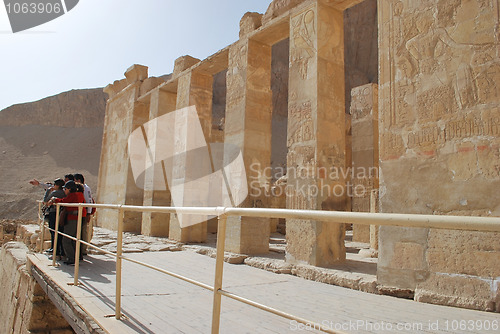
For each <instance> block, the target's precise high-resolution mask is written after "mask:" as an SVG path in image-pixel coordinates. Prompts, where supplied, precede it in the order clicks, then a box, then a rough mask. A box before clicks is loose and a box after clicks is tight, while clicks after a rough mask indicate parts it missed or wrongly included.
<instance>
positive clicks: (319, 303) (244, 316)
mask: <svg viewBox="0 0 500 334" xmlns="http://www.w3.org/2000/svg"><path fill="white" fill-rule="evenodd" d="M126 256H127V257H130V258H134V259H136V260H140V261H143V262H146V263H149V264H152V265H154V266H157V267H160V268H163V269H166V270H171V271H174V272H176V273H178V274H181V275H184V276H186V277H189V278H192V279H195V280H198V281H200V282H203V283H206V284H209V285H213V281H214V268H215V260H214V259H212V258H209V257H206V256H203V255H200V254H196V253H193V252H188V251H181V252H144V253H131V254H126ZM29 258H30V261H31V262H32V264H33V265H34V266H36V267H37V270H39V271H41V272H43V273H44V274H45V275H47V277H48V278H49V279H50V280H52V281H53V282H54V283H56V284H57V285H58V286H59V287H60V288H62V289H63V290H64V291H65V292H66V293H67V294H68V295H69V296H70V298H72V299H73V300H74V301H75V302H76V303H77V304H78V305H79V306H80V307H81V308H82V309H83V310H84V311H85V313H87V314H88V315H89V316H91V317H92V318H93V319H94V320H95V322H96V323H97V324H98V325H99V326H100V327H101V328H102V329H104V330H105V331H106V332H108V333H210V329H211V317H212V292H211V291H209V290H205V289H203V288H200V287H197V286H195V285H191V284H189V283H186V282H183V281H181V280H178V279H176V278H173V277H170V276H168V275H164V274H161V273H159V272H156V271H153V270H151V269H148V268H145V267H141V266H139V265H137V264H134V263H130V262H128V261H123V270H124V271H123V279H122V288H123V290H122V312H123V314H124V315H125V318H124V320H122V321H118V320H116V319H115V318H114V303H115V261H114V259H113V258H110V257H108V256H104V255H92V256H88V257H86V260H85V261H83V262H82V263H81V265H80V282H81V283H82V285H80V286H72V285H68V283H71V282H73V271H74V267H70V266H65V265H61V266H59V267H51V266H49V264H51V261H49V260H48V258H47V257H46V256H45V255H41V254H32V255H30V256H29ZM223 288H224V289H225V290H228V291H230V292H233V293H236V294H238V295H240V296H242V297H245V298H249V299H251V300H254V301H256V302H259V303H262V304H265V305H268V306H271V307H275V308H277V309H280V310H282V311H285V312H288V313H291V314H294V315H296V316H299V317H303V318H306V319H309V320H311V321H315V322H317V323H320V324H323V325H326V326H327V327H328V328H329V329H333V330H335V329H338V330H342V331H344V332H348V333H405V332H406V333H498V332H500V331H499V330H498V329H497V330H493V328H495V327H492V326H493V325H494V324H495V323H496V324H497V325H500V324H499V322H500V314H496V313H487V312H480V311H472V310H465V309H459V308H452V307H446V306H437V305H430V304H423V303H417V302H414V301H411V300H405V299H398V298H394V297H389V296H381V295H374V294H369V293H364V292H360V291H355V290H351V289H346V288H341V287H337V286H333V285H328V284H323V283H318V282H314V281H308V280H305V279H302V278H299V277H295V276H292V275H280V274H274V273H271V272H268V271H264V270H260V269H256V268H253V267H250V266H245V265H232V264H227V263H225V264H224V287H223ZM222 298H223V299H222V314H221V327H220V332H221V333H231V334H232V333H295V332H297V333H301V332H318V331H315V330H311V331H309V330H308V329H309V328H306V327H305V326H303V325H299V324H297V323H295V322H293V321H290V320H288V319H283V318H280V317H278V316H275V315H272V314H269V313H267V312H264V311H261V310H258V309H255V308H253V307H250V306H247V305H245V304H242V303H239V302H236V301H234V300H231V299H229V298H225V297H222ZM461 321H462V322H461ZM488 324H489V325H490V330H489V331H488V330H479V329H480V328H479V327H480V326H482V328H484V327H485V326H488ZM463 325H465V326H466V327H463ZM461 326H462V327H461ZM467 326H468V327H467ZM461 328H465V329H464V330H461Z"/></svg>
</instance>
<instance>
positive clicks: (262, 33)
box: [249, 15, 290, 45]
mask: <svg viewBox="0 0 500 334" xmlns="http://www.w3.org/2000/svg"><path fill="white" fill-rule="evenodd" d="M289 36H290V17H289V16H288V15H285V16H283V17H281V18H279V19H276V20H274V21H272V22H271V23H270V24H268V25H267V26H266V27H265V28H264V29H259V30H258V31H257V32H255V33H254V34H252V35H251V36H249V38H251V39H252V40H255V41H257V42H260V43H262V44H266V45H274V44H276V43H278V42H280V41H282V40H284V39H286V38H288V37H289Z"/></svg>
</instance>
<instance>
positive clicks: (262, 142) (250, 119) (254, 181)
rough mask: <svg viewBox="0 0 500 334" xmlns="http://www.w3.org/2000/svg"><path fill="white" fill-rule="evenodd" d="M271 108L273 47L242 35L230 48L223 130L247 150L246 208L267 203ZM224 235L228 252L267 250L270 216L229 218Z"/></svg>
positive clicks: (229, 137)
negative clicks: (247, 192)
mask: <svg viewBox="0 0 500 334" xmlns="http://www.w3.org/2000/svg"><path fill="white" fill-rule="evenodd" d="M271 111H272V91H271V47H270V46H269V45H266V44H262V43H259V42H257V41H254V40H248V39H242V40H240V41H239V42H237V43H235V44H233V45H232V46H231V48H230V50H229V68H228V72H227V99H226V124H225V132H224V138H225V143H230V144H234V145H237V146H238V147H240V149H241V151H242V153H243V159H244V162H245V169H246V172H247V180H248V191H249V197H248V198H247V200H246V201H245V202H244V203H241V204H240V206H242V207H266V206H267V205H266V203H267V199H266V196H265V194H264V192H263V191H261V190H262V189H263V188H264V187H266V186H268V185H269V181H270V180H269V176H266V175H265V174H266V173H265V171H266V169H269V167H270V160H271ZM268 174H270V173H268ZM259 192H260V194H259ZM226 237H227V239H226V250H227V251H230V252H235V253H244V254H257V253H265V252H268V251H269V218H250V217H228V220H227V232H226Z"/></svg>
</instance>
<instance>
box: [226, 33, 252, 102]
mask: <svg viewBox="0 0 500 334" xmlns="http://www.w3.org/2000/svg"><path fill="white" fill-rule="evenodd" d="M247 55H248V44H247V43H246V42H245V43H241V44H240V45H237V44H236V45H235V46H234V47H233V48H232V49H231V51H230V53H229V68H228V71H227V74H226V79H227V87H228V91H227V92H228V94H227V107H228V109H229V110H232V108H233V107H234V106H235V105H238V104H239V102H241V101H242V100H243V97H244V94H243V92H244V91H245V81H246V67H247Z"/></svg>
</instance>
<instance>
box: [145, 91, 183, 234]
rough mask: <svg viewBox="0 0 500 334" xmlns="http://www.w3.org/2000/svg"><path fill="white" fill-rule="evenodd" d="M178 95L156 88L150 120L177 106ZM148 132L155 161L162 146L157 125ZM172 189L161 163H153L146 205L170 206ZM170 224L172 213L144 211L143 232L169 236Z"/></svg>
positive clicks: (146, 188) (149, 147) (151, 154)
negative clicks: (159, 141)
mask: <svg viewBox="0 0 500 334" xmlns="http://www.w3.org/2000/svg"><path fill="white" fill-rule="evenodd" d="M176 99H177V96H176V94H174V93H171V92H168V91H164V90H162V89H161V88H155V89H154V90H153V91H152V92H151V94H150V103H149V120H153V119H155V118H157V117H160V116H162V115H164V114H166V113H168V112H171V111H174V110H175V108H176ZM148 130H149V131H150V133H148V134H147V138H148V143H147V144H148V149H149V158H150V159H152V160H153V161H155V156H156V153H157V150H161V149H162V148H161V147H157V146H156V142H157V140H156V139H157V136H158V135H159V134H158V130H159V129H157V128H155V127H150V128H148ZM170 204H171V199H170V191H169V190H168V182H167V179H166V175H164V172H163V169H162V167H161V165H160V164H153V166H152V167H150V168H149V169H147V170H146V173H145V180H144V200H143V205H144V206H151V205H153V206H170ZM169 224H170V214H168V213H156V212H153V213H151V212H143V213H142V227H141V234H144V235H149V236H158V237H159V236H161V237H166V236H168V230H169Z"/></svg>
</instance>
